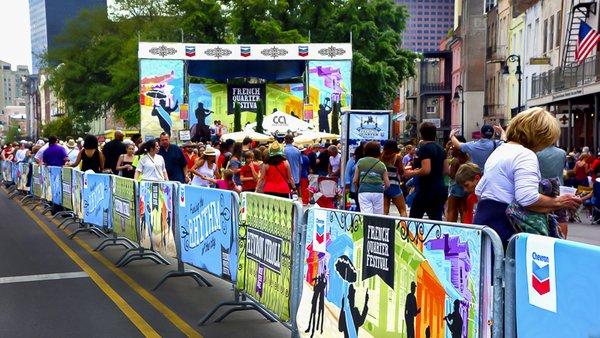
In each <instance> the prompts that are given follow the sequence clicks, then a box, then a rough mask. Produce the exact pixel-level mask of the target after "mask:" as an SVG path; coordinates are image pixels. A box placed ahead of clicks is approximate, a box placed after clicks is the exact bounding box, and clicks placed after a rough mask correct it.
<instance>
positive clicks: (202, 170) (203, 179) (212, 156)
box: [190, 145, 219, 187]
mask: <svg viewBox="0 0 600 338" xmlns="http://www.w3.org/2000/svg"><path fill="white" fill-rule="evenodd" d="M216 155H217V152H216V151H215V148H213V147H211V146H210V145H208V146H206V148H205V149H204V154H203V155H202V156H201V157H199V158H197V159H196V162H195V163H194V167H192V169H191V170H190V172H191V173H192V175H193V177H192V182H191V184H192V185H195V186H199V187H210V186H211V183H210V179H215V178H217V177H219V170H218V169H217V164H216Z"/></svg>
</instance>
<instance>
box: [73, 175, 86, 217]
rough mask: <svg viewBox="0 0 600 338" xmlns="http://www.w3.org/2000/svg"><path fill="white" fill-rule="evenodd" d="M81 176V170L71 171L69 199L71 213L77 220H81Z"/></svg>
mask: <svg viewBox="0 0 600 338" xmlns="http://www.w3.org/2000/svg"><path fill="white" fill-rule="evenodd" d="M83 176H84V173H83V172H82V171H81V170H77V169H74V170H73V183H72V184H71V197H72V199H73V212H74V213H75V216H77V218H79V219H83V217H84V215H83V200H82V197H83Z"/></svg>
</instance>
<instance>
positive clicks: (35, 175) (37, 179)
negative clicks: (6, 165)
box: [31, 163, 43, 198]
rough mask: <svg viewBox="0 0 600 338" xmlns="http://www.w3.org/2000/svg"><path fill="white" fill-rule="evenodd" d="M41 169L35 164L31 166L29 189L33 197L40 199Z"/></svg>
mask: <svg viewBox="0 0 600 338" xmlns="http://www.w3.org/2000/svg"><path fill="white" fill-rule="evenodd" d="M41 171H42V167H41V166H40V165H37V164H35V163H34V164H32V165H31V189H32V191H33V196H35V197H38V198H42V196H43V195H42V192H43V191H42V177H41V176H42V173H41Z"/></svg>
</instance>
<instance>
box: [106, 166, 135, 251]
mask: <svg viewBox="0 0 600 338" xmlns="http://www.w3.org/2000/svg"><path fill="white" fill-rule="evenodd" d="M112 190H113V194H112V208H111V209H112V228H113V231H115V232H118V233H119V234H122V235H124V236H125V237H127V238H129V239H130V240H132V241H133V242H137V241H138V233H137V217H136V208H137V205H136V194H135V193H136V190H137V183H136V182H135V181H134V180H132V179H130V178H125V177H121V176H112Z"/></svg>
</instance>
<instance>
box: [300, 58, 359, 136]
mask: <svg viewBox="0 0 600 338" xmlns="http://www.w3.org/2000/svg"><path fill="white" fill-rule="evenodd" d="M308 69H309V78H308V84H309V89H308V98H309V103H310V104H311V105H312V111H313V112H314V114H313V116H312V119H311V122H312V123H313V124H314V125H315V126H317V125H318V127H319V131H324V132H330V131H331V128H330V121H331V111H332V110H333V105H332V104H333V103H334V102H336V103H337V102H339V103H341V108H349V107H350V103H351V98H352V95H351V92H352V61H349V60H348V61H309V62H308ZM305 119H306V118H305Z"/></svg>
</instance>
